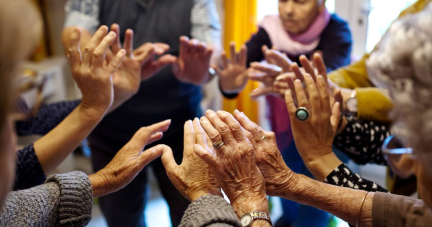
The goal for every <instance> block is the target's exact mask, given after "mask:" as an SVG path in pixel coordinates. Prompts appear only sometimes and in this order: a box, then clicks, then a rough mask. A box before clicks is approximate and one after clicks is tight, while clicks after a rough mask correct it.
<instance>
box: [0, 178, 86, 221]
mask: <svg viewBox="0 0 432 227" xmlns="http://www.w3.org/2000/svg"><path fill="white" fill-rule="evenodd" d="M92 202H93V190H92V186H91V182H90V180H89V178H88V176H87V175H86V174H84V173H82V172H78V171H75V172H71V173H66V174H57V175H53V176H52V177H50V178H49V179H48V180H47V181H46V182H45V184H43V185H40V186H37V187H33V188H30V189H26V190H21V191H14V192H10V193H9V195H8V196H7V198H6V201H5V205H4V207H3V209H2V211H1V213H0V226H75V227H77V226H85V225H87V224H88V222H89V221H90V219H91V210H92Z"/></svg>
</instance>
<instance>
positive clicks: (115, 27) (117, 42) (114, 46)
mask: <svg viewBox="0 0 432 227" xmlns="http://www.w3.org/2000/svg"><path fill="white" fill-rule="evenodd" d="M111 31H113V32H115V33H116V35H117V36H116V40H115V41H114V42H113V44H112V45H111V48H112V51H113V53H114V54H117V52H119V51H120V50H121V49H122V46H121V43H120V26H119V25H118V24H112V25H111Z"/></svg>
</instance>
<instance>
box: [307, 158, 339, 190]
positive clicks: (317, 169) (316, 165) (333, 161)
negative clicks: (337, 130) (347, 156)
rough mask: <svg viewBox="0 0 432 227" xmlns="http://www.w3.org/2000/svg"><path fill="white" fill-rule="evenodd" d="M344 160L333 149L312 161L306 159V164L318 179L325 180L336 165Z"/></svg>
mask: <svg viewBox="0 0 432 227" xmlns="http://www.w3.org/2000/svg"><path fill="white" fill-rule="evenodd" d="M341 164H342V161H341V160H339V158H338V157H337V156H336V155H335V153H333V151H331V152H330V153H327V154H325V155H323V156H320V157H319V158H315V159H313V160H310V161H307V162H306V161H305V165H306V166H307V168H308V169H309V171H310V172H311V173H312V174H313V175H314V177H315V178H316V180H318V181H321V182H322V181H324V179H325V178H326V177H327V176H328V175H329V174H330V173H331V172H333V170H334V169H336V167H338V166H340V165H341Z"/></svg>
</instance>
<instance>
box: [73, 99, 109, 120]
mask: <svg viewBox="0 0 432 227" xmlns="http://www.w3.org/2000/svg"><path fill="white" fill-rule="evenodd" d="M78 109H79V112H80V113H82V114H83V116H84V118H86V119H88V120H98V121H99V120H101V119H102V118H103V117H104V115H105V113H106V112H107V108H100V107H93V106H92V105H89V104H86V103H84V102H81V103H80V104H79V105H78Z"/></svg>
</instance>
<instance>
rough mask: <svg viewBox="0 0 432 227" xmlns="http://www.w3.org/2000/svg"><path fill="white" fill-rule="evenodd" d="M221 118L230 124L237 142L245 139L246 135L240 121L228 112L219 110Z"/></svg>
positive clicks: (218, 113)
mask: <svg viewBox="0 0 432 227" xmlns="http://www.w3.org/2000/svg"><path fill="white" fill-rule="evenodd" d="M217 115H218V116H219V118H220V119H221V120H222V121H223V122H225V124H227V125H228V127H229V129H230V131H231V134H232V135H233V137H234V139H235V140H236V141H237V142H243V141H245V139H246V137H245V135H244V134H243V131H242V129H241V126H240V123H239V122H238V121H237V120H236V119H235V118H234V117H233V116H232V115H231V114H230V113H228V112H226V111H222V110H219V111H218V112H217Z"/></svg>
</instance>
